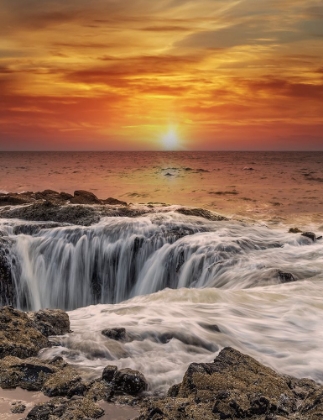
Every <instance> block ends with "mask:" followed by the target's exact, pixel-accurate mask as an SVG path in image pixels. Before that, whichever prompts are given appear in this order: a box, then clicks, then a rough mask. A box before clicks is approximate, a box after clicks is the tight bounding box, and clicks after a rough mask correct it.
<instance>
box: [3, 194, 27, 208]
mask: <svg viewBox="0 0 323 420" xmlns="http://www.w3.org/2000/svg"><path fill="white" fill-rule="evenodd" d="M31 202H32V199H31V197H29V196H27V195H25V194H18V193H8V194H0V206H19V205H21V204H26V203H31Z"/></svg>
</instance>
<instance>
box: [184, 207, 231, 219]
mask: <svg viewBox="0 0 323 420" xmlns="http://www.w3.org/2000/svg"><path fill="white" fill-rule="evenodd" d="M176 211H177V212H178V213H181V214H185V216H196V217H203V218H204V219H207V220H212V221H215V222H220V221H222V220H228V219H227V218H226V217H224V216H220V215H219V214H214V213H212V212H210V211H209V210H205V209H200V208H196V209H194V208H193V209H191V208H186V207H181V208H179V209H177V210H176Z"/></svg>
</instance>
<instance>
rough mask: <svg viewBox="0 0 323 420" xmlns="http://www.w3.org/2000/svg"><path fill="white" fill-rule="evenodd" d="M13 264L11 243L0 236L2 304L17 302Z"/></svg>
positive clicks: (0, 291)
mask: <svg viewBox="0 0 323 420" xmlns="http://www.w3.org/2000/svg"><path fill="white" fill-rule="evenodd" d="M11 266H12V260H11V258H10V244H9V242H8V241H6V240H4V239H2V238H0V305H14V304H15V303H16V295H15V287H14V282H13V278H12V273H11ZM0 357H1V356H0Z"/></svg>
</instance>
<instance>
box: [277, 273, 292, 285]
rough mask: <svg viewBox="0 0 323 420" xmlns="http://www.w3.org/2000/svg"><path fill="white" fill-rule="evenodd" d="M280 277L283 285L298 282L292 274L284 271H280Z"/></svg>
mask: <svg viewBox="0 0 323 420" xmlns="http://www.w3.org/2000/svg"><path fill="white" fill-rule="evenodd" d="M278 277H279V280H280V281H281V283H290V282H292V281H296V279H295V277H294V276H293V274H292V273H284V272H283V271H278Z"/></svg>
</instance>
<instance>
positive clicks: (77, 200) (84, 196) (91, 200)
mask: <svg viewBox="0 0 323 420" xmlns="http://www.w3.org/2000/svg"><path fill="white" fill-rule="evenodd" d="M70 201H71V203H73V204H101V200H99V199H98V197H97V196H96V195H94V194H93V193H91V192H90V191H83V190H77V191H74V197H73V198H71V199H70Z"/></svg>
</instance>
